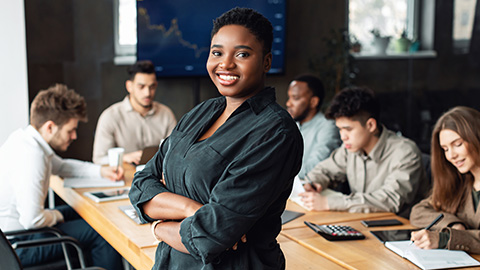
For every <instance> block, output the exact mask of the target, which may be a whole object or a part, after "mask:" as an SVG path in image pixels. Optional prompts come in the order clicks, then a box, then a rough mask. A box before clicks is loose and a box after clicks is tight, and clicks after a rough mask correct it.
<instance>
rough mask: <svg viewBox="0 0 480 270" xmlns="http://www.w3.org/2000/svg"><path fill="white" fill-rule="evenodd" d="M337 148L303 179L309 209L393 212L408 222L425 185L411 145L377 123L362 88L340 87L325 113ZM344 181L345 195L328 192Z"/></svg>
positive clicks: (373, 104) (374, 105)
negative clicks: (337, 132) (336, 131)
mask: <svg viewBox="0 0 480 270" xmlns="http://www.w3.org/2000/svg"><path fill="white" fill-rule="evenodd" d="M326 116H327V118H330V119H335V124H336V125H337V127H338V129H339V130H340V138H341V140H342V141H343V144H342V146H341V147H340V148H338V149H336V150H335V151H334V152H333V153H332V155H331V156H330V157H329V158H328V159H326V160H324V161H322V162H320V163H319V164H317V165H316V166H315V168H313V170H312V171H310V173H308V174H307V179H309V180H311V181H313V183H314V184H313V186H312V185H308V184H307V185H305V189H306V190H307V192H305V193H303V194H300V195H301V196H302V197H303V198H302V200H303V202H304V203H305V206H306V207H308V208H309V209H313V210H346V211H349V212H364V213H368V212H381V211H386V212H393V213H397V214H399V215H401V216H404V217H408V214H409V212H410V209H411V206H413V204H415V203H416V202H418V201H419V200H420V199H422V198H423V196H424V195H425V192H426V189H427V186H428V181H427V179H426V175H425V170H424V167H423V165H422V158H421V153H420V150H419V149H418V147H417V146H416V144H415V143H414V142H413V141H411V140H409V139H407V138H404V137H402V136H398V135H396V134H395V133H394V132H392V131H390V130H388V129H387V128H386V127H385V126H383V125H382V124H380V122H379V116H380V104H379V102H378V100H377V98H376V97H375V96H374V93H373V92H372V91H371V90H370V89H368V88H360V87H353V88H346V89H344V90H342V91H341V92H339V93H338V94H337V95H336V96H335V97H334V99H333V101H332V104H331V105H330V107H329V108H328V110H327V113H326ZM344 181H348V184H349V186H350V189H351V194H349V195H344V194H342V193H340V192H335V191H332V190H331V189H328V188H329V187H331V186H332V184H335V183H338V182H344Z"/></svg>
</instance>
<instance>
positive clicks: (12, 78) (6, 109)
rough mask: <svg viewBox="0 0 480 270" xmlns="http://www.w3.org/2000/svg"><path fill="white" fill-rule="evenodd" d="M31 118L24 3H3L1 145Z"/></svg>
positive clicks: (0, 8) (0, 15) (0, 34)
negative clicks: (29, 116) (29, 111)
mask: <svg viewBox="0 0 480 270" xmlns="http://www.w3.org/2000/svg"><path fill="white" fill-rule="evenodd" d="M28 115H29V113H28V83H27V48H26V43H25V9H24V1H23V0H21V1H18V0H11V1H0V145H2V144H3V143H4V142H5V140H6V139H7V137H8V135H9V134H10V133H11V132H12V131H14V130H15V129H18V128H21V127H24V126H26V125H28V122H29V121H28Z"/></svg>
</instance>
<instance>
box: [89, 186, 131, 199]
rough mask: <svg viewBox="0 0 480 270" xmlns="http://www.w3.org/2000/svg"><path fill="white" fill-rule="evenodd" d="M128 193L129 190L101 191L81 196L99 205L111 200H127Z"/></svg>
mask: <svg viewBox="0 0 480 270" xmlns="http://www.w3.org/2000/svg"><path fill="white" fill-rule="evenodd" d="M129 191H130V188H119V189H111V190H102V191H88V192H85V193H83V194H84V195H85V196H87V197H88V198H90V199H92V200H93V201H94V202H97V203H99V202H107V201H113V200H121V199H128V192H129Z"/></svg>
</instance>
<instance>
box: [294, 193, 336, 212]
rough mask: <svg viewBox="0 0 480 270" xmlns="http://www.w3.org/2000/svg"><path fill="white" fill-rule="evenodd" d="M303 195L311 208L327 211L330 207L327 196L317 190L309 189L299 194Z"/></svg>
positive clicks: (308, 207)
mask: <svg viewBox="0 0 480 270" xmlns="http://www.w3.org/2000/svg"><path fill="white" fill-rule="evenodd" d="M298 195H300V196H301V197H302V202H303V204H304V205H305V207H306V208H307V209H309V210H316V211H327V210H330V208H329V207H328V200H327V197H325V196H323V195H321V194H320V193H318V192H315V191H307V192H302V193H300V194H298Z"/></svg>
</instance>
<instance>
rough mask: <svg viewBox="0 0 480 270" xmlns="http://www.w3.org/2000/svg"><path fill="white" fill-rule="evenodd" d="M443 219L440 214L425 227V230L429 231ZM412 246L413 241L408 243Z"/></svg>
mask: <svg viewBox="0 0 480 270" xmlns="http://www.w3.org/2000/svg"><path fill="white" fill-rule="evenodd" d="M442 218H443V214H440V215H438V217H437V218H436V219H434V220H433V221H432V223H430V225H428V226H427V227H425V230H427V231H428V230H430V229H431V228H432V227H433V226H434V225H435V224H437V223H438V222H439V221H440V220H441V219H442ZM412 244H413V241H412V242H411V243H410V245H412Z"/></svg>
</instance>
